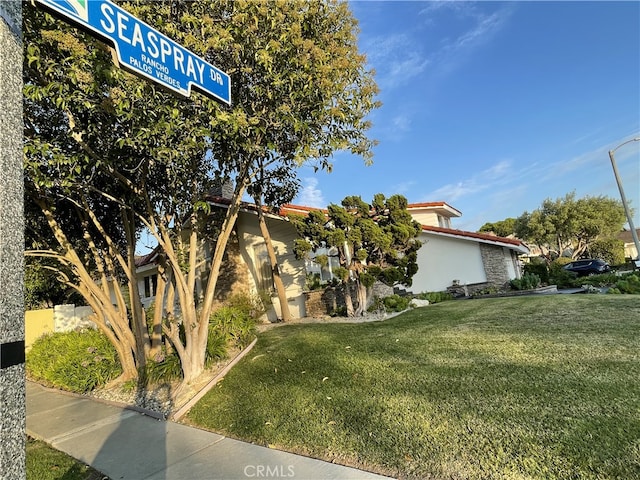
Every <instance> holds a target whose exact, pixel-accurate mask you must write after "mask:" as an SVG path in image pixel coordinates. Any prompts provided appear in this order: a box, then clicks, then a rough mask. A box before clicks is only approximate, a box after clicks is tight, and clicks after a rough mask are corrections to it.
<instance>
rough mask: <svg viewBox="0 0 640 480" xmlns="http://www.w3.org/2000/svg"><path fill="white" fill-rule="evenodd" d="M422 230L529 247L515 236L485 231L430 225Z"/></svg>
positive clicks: (424, 226) (524, 247)
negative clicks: (499, 235) (509, 236)
mask: <svg viewBox="0 0 640 480" xmlns="http://www.w3.org/2000/svg"><path fill="white" fill-rule="evenodd" d="M422 231H423V232H434V233H442V234H445V235H453V236H456V237H465V238H473V239H475V240H483V241H486V242H491V243H501V244H508V245H514V246H516V247H520V248H521V249H526V250H527V251H528V250H529V248H528V247H527V246H526V245H525V244H524V243H523V242H522V241H521V240H518V239H515V238H506V237H498V236H497V235H490V234H487V233H477V232H467V231H465V230H456V229H454V228H443V227H434V226H431V225H423V226H422Z"/></svg>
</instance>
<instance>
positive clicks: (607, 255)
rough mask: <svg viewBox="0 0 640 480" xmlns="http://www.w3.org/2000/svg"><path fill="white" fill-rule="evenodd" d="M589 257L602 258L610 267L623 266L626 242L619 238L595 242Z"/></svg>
mask: <svg viewBox="0 0 640 480" xmlns="http://www.w3.org/2000/svg"><path fill="white" fill-rule="evenodd" d="M588 252H589V256H590V257H591V258H601V259H603V260H604V261H606V262H607V263H609V265H623V264H624V262H625V257H624V242H623V241H622V240H619V239H617V238H603V239H601V240H595V241H594V242H592V243H591V244H590V245H589V249H588Z"/></svg>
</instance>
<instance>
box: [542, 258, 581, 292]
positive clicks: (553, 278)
mask: <svg viewBox="0 0 640 480" xmlns="http://www.w3.org/2000/svg"><path fill="white" fill-rule="evenodd" d="M570 262H571V259H570V258H566V257H560V258H557V259H556V260H554V261H553V262H551V265H549V284H552V285H557V286H558V288H571V287H575V286H576V278H577V275H576V274H575V273H574V272H570V271H568V270H565V269H564V268H562V267H563V266H564V265H566V264H567V263H570Z"/></svg>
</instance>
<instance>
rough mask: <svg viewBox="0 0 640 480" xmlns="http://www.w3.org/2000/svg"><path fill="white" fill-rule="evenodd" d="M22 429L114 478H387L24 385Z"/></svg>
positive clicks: (355, 479) (117, 479) (147, 479)
mask: <svg viewBox="0 0 640 480" xmlns="http://www.w3.org/2000/svg"><path fill="white" fill-rule="evenodd" d="M27 433H28V434H29V435H30V436H32V437H34V438H36V439H39V440H44V441H45V442H47V443H48V444H50V445H52V446H53V447H54V448H56V449H58V450H61V451H63V452H65V453H67V454H69V455H71V456H72V457H74V458H76V459H78V460H80V461H82V462H84V463H86V464H88V465H91V466H92V467H93V468H95V469H96V470H99V471H100V472H102V473H104V474H105V475H107V476H108V477H109V478H111V479H112V480H119V479H132V480H174V479H175V480H209V479H212V480H213V479H224V480H227V479H228V480H233V479H250V478H254V479H264V478H288V479H294V480H306V479H308V480H323V479H340V480H342V479H345V480H350V479H354V480H358V479H384V478H387V477H383V476H380V475H375V474H372V473H368V472H364V471H361V470H356V469H354V468H349V467H343V466H339V465H335V464H332V463H328V462H323V461H320V460H315V459H312V458H308V457H303V456H300V455H294V454H291V453H286V452H281V451H279V450H273V449H270V448H265V447H261V446H258V445H252V444H249V443H245V442H240V441H237V440H233V439H230V438H225V437H223V436H220V435H217V434H215V433H211V432H206V431H204V430H200V429H197V428H192V427H188V426H186V425H182V424H179V423H174V422H168V421H161V420H156V419H154V418H152V417H149V416H145V415H143V414H141V413H138V412H135V411H133V410H128V409H126V408H121V407H116V406H113V405H108V404H106V403H102V402H98V401H95V400H91V399H89V398H84V397H78V396H75V395H70V394H65V393H63V392H58V391H55V390H50V389H47V388H44V387H42V386H40V385H38V384H36V383H32V382H27Z"/></svg>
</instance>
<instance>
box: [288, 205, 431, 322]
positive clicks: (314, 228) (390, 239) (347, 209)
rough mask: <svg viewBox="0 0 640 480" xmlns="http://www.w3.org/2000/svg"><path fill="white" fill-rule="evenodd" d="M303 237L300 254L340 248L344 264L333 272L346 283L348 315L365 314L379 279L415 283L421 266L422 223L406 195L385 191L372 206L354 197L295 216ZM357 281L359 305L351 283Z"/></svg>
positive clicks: (387, 282)
mask: <svg viewBox="0 0 640 480" xmlns="http://www.w3.org/2000/svg"><path fill="white" fill-rule="evenodd" d="M291 219H292V222H293V224H294V226H295V227H296V229H297V231H298V234H299V235H300V237H301V238H300V239H299V240H298V241H297V242H296V244H295V248H294V252H295V254H296V257H298V258H299V259H302V258H306V257H309V256H310V255H311V254H312V253H313V252H314V251H316V250H318V249H319V248H323V247H334V248H335V249H336V250H337V251H338V258H339V262H340V267H339V268H337V269H334V274H335V275H336V276H337V277H338V278H339V280H340V281H341V282H342V285H343V288H344V297H345V302H346V307H347V315H348V316H355V315H362V314H363V313H364V312H365V310H366V308H367V306H368V304H369V298H368V297H369V295H368V293H369V292H368V289H369V287H371V286H373V284H374V282H375V281H376V280H380V281H382V282H384V283H385V284H387V285H389V286H393V285H396V284H402V285H406V286H410V285H411V282H412V278H413V276H414V275H415V274H416V272H417V271H418V264H417V260H418V254H417V252H418V250H419V249H420V247H421V246H422V244H421V243H420V241H419V240H418V235H419V234H420V232H421V231H422V227H421V225H420V224H419V223H418V222H416V221H415V220H413V219H412V217H411V214H410V213H409V212H408V210H407V200H406V198H404V197H403V196H402V195H393V196H391V197H389V198H388V199H387V198H385V196H384V195H382V194H377V195H375V196H374V198H373V202H372V204H371V205H369V204H367V203H365V202H363V201H362V199H361V198H360V197H358V196H349V197H346V198H345V199H344V200H343V201H342V205H341V206H340V205H335V204H331V205H329V207H328V210H327V212H326V213H325V212H322V211H319V210H318V211H312V212H309V215H307V216H306V217H299V216H291ZM351 284H353V285H354V286H355V289H356V292H357V298H358V303H357V306H356V307H354V305H353V302H352V300H351V293H350V285H351Z"/></svg>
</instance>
